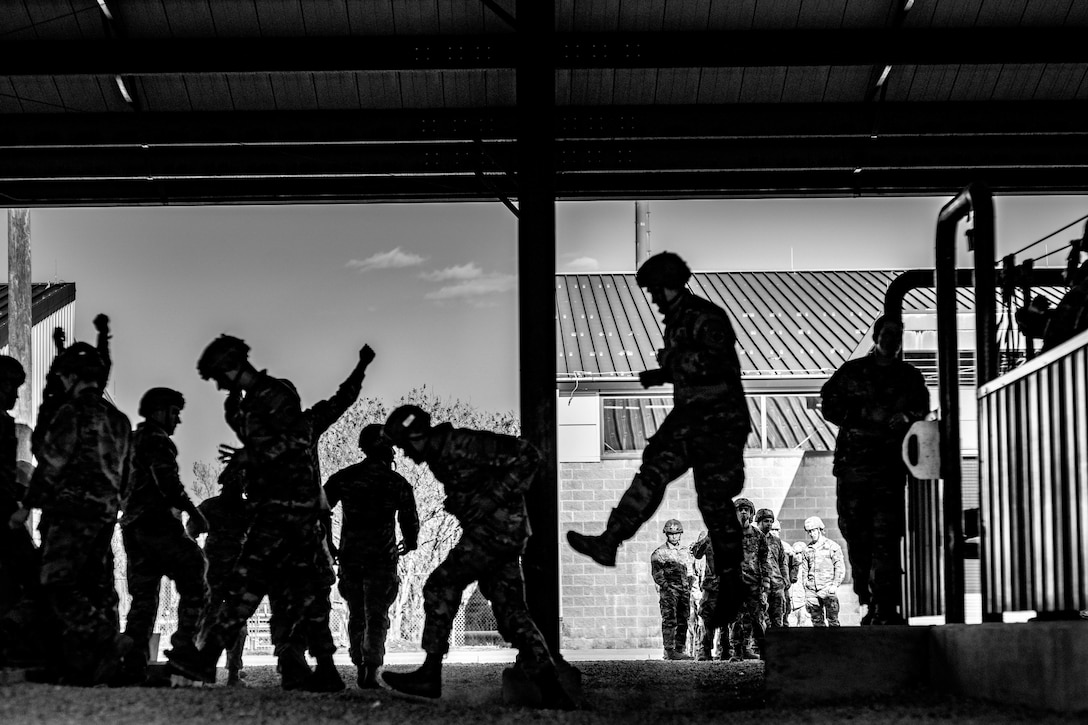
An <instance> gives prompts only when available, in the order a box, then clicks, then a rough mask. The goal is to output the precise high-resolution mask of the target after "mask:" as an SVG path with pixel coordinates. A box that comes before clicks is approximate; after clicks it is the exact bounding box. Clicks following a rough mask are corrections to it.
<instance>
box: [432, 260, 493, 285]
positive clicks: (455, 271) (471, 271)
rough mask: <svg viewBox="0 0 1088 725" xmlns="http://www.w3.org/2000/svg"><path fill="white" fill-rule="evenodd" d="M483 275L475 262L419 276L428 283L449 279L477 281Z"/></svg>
mask: <svg viewBox="0 0 1088 725" xmlns="http://www.w3.org/2000/svg"><path fill="white" fill-rule="evenodd" d="M483 274H484V272H483V270H482V269H480V268H479V266H477V264H476V263H475V262H469V263H468V264H458V265H455V266H453V267H446V268H445V269H437V270H435V271H434V272H422V273H420V275H419V276H420V277H421V278H423V279H425V280H427V281H428V282H445V281H447V280H451V279H456V280H469V279H479V278H480V277H482V276H483Z"/></svg>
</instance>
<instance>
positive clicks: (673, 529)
mask: <svg viewBox="0 0 1088 725" xmlns="http://www.w3.org/2000/svg"><path fill="white" fill-rule="evenodd" d="M662 531H664V532H665V533H666V534H682V533H684V525H683V524H682V523H680V521H679V520H677V519H669V520H668V521H666V522H665V528H664V529H662Z"/></svg>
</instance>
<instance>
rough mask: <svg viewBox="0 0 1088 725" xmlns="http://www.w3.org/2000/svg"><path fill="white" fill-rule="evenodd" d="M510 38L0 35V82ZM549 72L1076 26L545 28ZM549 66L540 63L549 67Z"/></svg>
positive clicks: (838, 51) (980, 53) (341, 68)
mask: <svg viewBox="0 0 1088 725" xmlns="http://www.w3.org/2000/svg"><path fill="white" fill-rule="evenodd" d="M521 38H522V35H521V34H520V33H481V34H464V35H460V34H459V35H420V36H373V35H372V36H334V37H297V38H117V37H114V38H106V39H92V40H85V39H68V40H9V41H7V42H6V43H5V51H6V53H5V55H4V57H3V60H2V61H0V77H2V76H46V75H64V76H79V75H110V76H113V75H117V74H121V75H126V76H154V75H175V74H181V73H184V74H246V73H333V72H345V71H412V70H488V69H499V68H515V67H516V65H517V63H518V58H519V53H520V52H521V50H522V48H520V47H519V44H520V42H521ZM535 47H536V48H537V52H538V55H537V60H538V61H539V62H541V63H543V64H544V65H545V66H546V67H552V68H553V71H554V69H563V70H567V69H576V68H599V69H608V70H611V69H624V68H703V67H707V68H715V67H717V68H722V67H743V68H753V67H760V66H762V67H779V66H808V67H812V66H874V65H882V64H890V65H944V64H948V65H957V64H967V65H986V64H996V65H1002V64H1006V63H1083V62H1086V61H1088V49H1086V48H1085V47H1084V43H1083V29H1081V28H1076V27H1068V28H1029V27H1016V28H950V29H946V28H919V29H901V28H900V29H896V28H864V29H850V28H839V29H824V30H807V29H805V30H801V29H781V30H755V29H747V30H734V31H728V30H726V31H696V32H685V31H675V32H607V33H603V32H588V33H587V32H580V33H554V32H553V33H552V34H551V37H550V38H549V41H548V43H547V44H546V45H543V44H538V45H536V46H535ZM549 60H550V61H551V62H549Z"/></svg>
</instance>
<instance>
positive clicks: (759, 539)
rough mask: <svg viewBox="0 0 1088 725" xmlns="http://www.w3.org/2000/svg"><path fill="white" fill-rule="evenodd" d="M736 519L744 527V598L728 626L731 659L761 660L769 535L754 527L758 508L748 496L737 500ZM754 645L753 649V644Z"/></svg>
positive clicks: (769, 584)
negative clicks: (754, 518) (753, 519)
mask: <svg viewBox="0 0 1088 725" xmlns="http://www.w3.org/2000/svg"><path fill="white" fill-rule="evenodd" d="M735 505H736V509H737V520H738V521H739V522H740V524H741V526H743V527H744V528H743V533H742V538H741V545H742V547H743V551H744V555H743V558H742V560H741V575H742V577H743V581H744V598H743V600H742V601H741V606H740V611H739V612H737V615H736V617H735V619H734V620H733V624H732V625H731V626H730V627H729V646H730V650H731V652H732V656H731V657H730V660H732V661H734V662H736V661H740V660H746V659H747V660H758V659H759V658H760V654H761V653H762V652H763V640H764V636H765V632H764V626H763V615H764V612H766V611H767V595H768V593H769V591H770V586H771V582H770V574H769V572H768V571H767V570H768V566H767V561H768V558H769V557H768V554H767V537H766V536H765V535H764V534H763V532H762V531H760V530H759V529H757V528H756V527H755V526H753V525H752V524H753V521H752V518H753V517H754V516H755V513H756V507H755V506H753V505H752V502H751V501H749V500H748V499H746V498H738V499H737V500H736V502H735ZM753 644H754V645H755V647H754V648H753V647H752V645H753Z"/></svg>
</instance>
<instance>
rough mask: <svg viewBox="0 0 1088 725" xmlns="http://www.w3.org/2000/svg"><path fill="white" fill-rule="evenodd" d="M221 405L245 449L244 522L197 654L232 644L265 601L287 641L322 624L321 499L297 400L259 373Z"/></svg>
mask: <svg viewBox="0 0 1088 725" xmlns="http://www.w3.org/2000/svg"><path fill="white" fill-rule="evenodd" d="M227 400H228V405H227V422H228V423H229V424H230V426H231V428H232V429H233V430H234V432H235V434H236V435H237V436H238V438H239V440H241V441H242V444H243V446H244V450H245V465H244V470H245V475H246V492H247V494H248V499H249V501H250V503H251V505H252V518H251V520H250V525H249V530H248V532H247V534H246V539H245V542H244V543H243V544H242V550H241V553H240V554H239V556H238V559H237V560H236V562H235V566H234V571H233V573H232V576H231V578H230V579H229V583H228V586H227V591H226V594H225V596H224V601H223V602H222V604H221V605H220V606H219V608H218V610H217V611H216V613H215V616H214V617H212V618H211V619H210V620H209V621H208V622H206V623H205V626H204V635H205V636H204V639H205V646H204V648H203V649H204V650H209V649H220V650H221V649H222V648H224V647H225V646H227V645H228V644H231V643H233V642H234V641H235V639H236V637H237V636H238V633H239V632H240V630H241V627H242V626H243V625H244V624H245V622H246V621H247V620H248V619H249V618H250V616H252V615H253V612H254V611H255V610H256V609H257V606H258V605H259V604H260V602H261V599H262V598H264V596H265V595H267V596H268V600H269V603H270V604H271V605H272V607H273V610H274V613H275V615H276V616H277V617H279V618H280V622H281V623H280V624H279V628H280V631H283V632H286V633H287V634H286V635H284V636H286V637H288V638H290V639H291V641H296V638H298V637H300V636H301V637H302V638H305V637H306V634H305V633H307V632H310V631H316V629H317V628H319V627H321V626H322V624H324V626H326V627H327V626H328V625H327V620H325V621H324V622H322V620H321V619H320V616H318V615H315V614H314V613H313V609H312V607H313V603H314V599H315V598H316V596H317V594H318V592H319V591H320V587H321V585H320V582H319V581H318V580H319V573H318V572H316V571H315V567H314V564H315V561H316V557H317V555H318V552H319V551H321V549H322V547H323V541H322V538H321V527H320V525H319V516H320V514H321V500H322V494H321V487H320V485H318V483H317V479H316V477H315V475H314V467H313V439H312V431H311V427H310V422H309V420H308V419H307V418H306V416H304V415H303V413H302V409H301V406H300V405H299V399H298V394H297V393H296V392H295V390H294V387H293V386H291V384H290V383H288V382H287V381H284V380H279V379H276V378H273V377H271V376H269V375H268V374H267V373H266V372H264V371H261V372H259V373H257V380H256V381H255V382H254V384H253V385H252V387H251V388H250V389H249V390H247V391H246V394H245V396H244V398H241V399H238V398H233V397H228V399H227ZM310 627H313V629H310ZM299 632H302V633H303V634H302V635H299Z"/></svg>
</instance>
